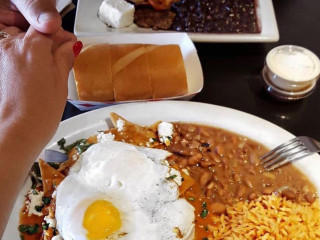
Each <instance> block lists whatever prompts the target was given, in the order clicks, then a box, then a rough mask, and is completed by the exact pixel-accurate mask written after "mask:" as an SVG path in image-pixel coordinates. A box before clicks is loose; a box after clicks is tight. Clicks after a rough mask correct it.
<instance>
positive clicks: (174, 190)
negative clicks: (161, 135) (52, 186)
mask: <svg viewBox="0 0 320 240" xmlns="http://www.w3.org/2000/svg"><path fill="white" fill-rule="evenodd" d="M169 154H170V153H169V152H167V151H165V150H159V149H143V148H137V147H135V146H133V145H130V144H126V143H123V142H116V141H107V142H100V143H97V144H94V145H93V146H92V147H90V148H89V149H88V150H87V151H86V152H85V153H83V154H82V155H81V157H80V158H79V160H78V161H77V162H76V164H75V165H74V166H73V167H72V168H71V169H70V171H69V174H68V176H67V177H66V178H65V180H64V181H62V183H61V184H60V185H59V187H58V188H57V195H56V215H55V217H56V221H57V230H58V231H59V233H60V235H61V236H62V238H63V239H64V240H77V239H92V240H96V239H143V238H145V239H146V238H148V239H178V237H177V233H175V232H174V229H178V231H179V234H181V235H183V236H184V237H185V239H193V236H194V223H193V221H194V208H193V206H192V205H191V204H190V203H188V202H187V200H185V199H179V188H178V184H177V183H175V182H174V181H171V180H170V179H168V177H170V176H171V171H172V170H173V169H171V168H170V167H168V166H166V165H165V164H164V163H162V161H164V160H165V159H166V157H167V156H168V155H169ZM174 173H175V174H177V177H178V178H181V176H180V174H179V172H177V171H174Z"/></svg>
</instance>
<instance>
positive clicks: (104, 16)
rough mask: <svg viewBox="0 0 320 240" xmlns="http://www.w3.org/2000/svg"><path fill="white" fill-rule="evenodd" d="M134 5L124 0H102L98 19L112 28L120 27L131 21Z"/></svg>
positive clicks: (129, 23)
mask: <svg viewBox="0 0 320 240" xmlns="http://www.w3.org/2000/svg"><path fill="white" fill-rule="evenodd" d="M133 15H134V5H133V4H130V3H128V2H127V1H125V0H104V1H103V2H102V3H101V5H100V8H99V12H98V16H99V18H100V20H101V21H102V22H104V23H106V24H107V25H109V26H111V27H114V28H122V27H126V26H129V25H131V24H132V23H133Z"/></svg>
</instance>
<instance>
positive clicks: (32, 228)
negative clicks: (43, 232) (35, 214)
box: [19, 224, 39, 235]
mask: <svg viewBox="0 0 320 240" xmlns="http://www.w3.org/2000/svg"><path fill="white" fill-rule="evenodd" d="M38 229H39V225H38V224H35V225H28V224H22V225H19V231H20V232H21V233H27V234H29V235H31V234H35V233H37V232H38Z"/></svg>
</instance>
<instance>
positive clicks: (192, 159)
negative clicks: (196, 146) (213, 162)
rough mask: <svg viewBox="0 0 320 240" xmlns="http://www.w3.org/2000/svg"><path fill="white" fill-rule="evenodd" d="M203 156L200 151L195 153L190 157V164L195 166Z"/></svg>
mask: <svg viewBox="0 0 320 240" xmlns="http://www.w3.org/2000/svg"><path fill="white" fill-rule="evenodd" d="M201 158H202V155H201V154H200V153H197V154H196V155H193V156H191V157H190V158H189V159H188V164H189V165H191V166H195V165H197V164H198V163H199V162H200V160H201Z"/></svg>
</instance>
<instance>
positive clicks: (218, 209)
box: [208, 202, 226, 215]
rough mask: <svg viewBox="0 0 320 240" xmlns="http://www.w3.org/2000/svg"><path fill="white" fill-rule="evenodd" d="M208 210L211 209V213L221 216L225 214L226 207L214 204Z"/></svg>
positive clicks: (217, 203) (221, 204)
mask: <svg viewBox="0 0 320 240" xmlns="http://www.w3.org/2000/svg"><path fill="white" fill-rule="evenodd" d="M208 209H209V212H211V213H213V214H218V215H220V214H223V213H225V211H226V205H224V204H223V203H220V202H214V203H211V204H209V206H208Z"/></svg>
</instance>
